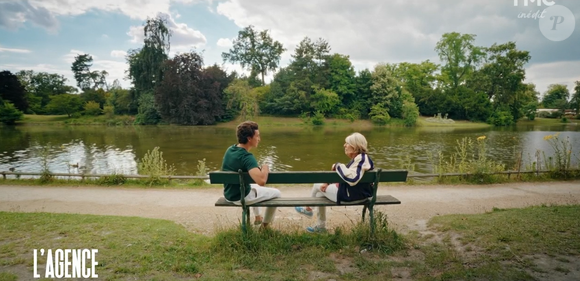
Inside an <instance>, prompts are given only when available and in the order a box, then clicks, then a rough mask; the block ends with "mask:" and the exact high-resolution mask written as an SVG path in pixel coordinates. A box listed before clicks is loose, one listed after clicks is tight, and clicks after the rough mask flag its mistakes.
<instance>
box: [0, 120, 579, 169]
mask: <svg viewBox="0 0 580 281" xmlns="http://www.w3.org/2000/svg"><path fill="white" fill-rule="evenodd" d="M355 131H359V132H360V133H362V134H363V135H365V136H366V138H367V140H368V142H369V154H370V155H371V157H372V159H373V160H374V162H375V165H376V166H377V167H381V168H383V169H400V168H403V167H404V166H403V165H404V164H405V163H406V162H410V163H412V164H415V170H416V172H418V173H432V172H433V165H432V161H430V157H429V156H430V155H436V154H437V152H438V151H442V152H443V154H444V155H450V154H451V153H453V152H454V151H455V149H456V146H457V141H458V140H461V139H462V138H464V137H468V138H472V139H473V140H474V141H475V139H476V138H477V137H480V136H486V142H487V147H488V154H489V156H490V157H491V158H492V159H495V160H498V161H501V162H502V163H504V164H506V167H508V168H514V165H515V164H516V161H517V155H519V154H520V152H521V153H522V155H523V161H524V163H523V164H522V166H523V167H522V169H524V168H525V165H526V163H529V162H530V161H533V160H531V159H532V158H535V156H534V155H535V154H536V151H537V150H542V151H544V152H545V153H546V155H548V156H549V155H552V154H553V150H552V148H551V146H550V145H549V143H548V142H547V141H546V140H544V136H546V135H549V134H554V133H556V132H561V133H560V135H559V137H560V138H561V139H563V138H566V137H569V138H570V141H571V143H572V155H573V156H572V158H573V159H572V161H573V162H575V161H578V158H577V157H578V156H579V155H580V125H577V124H574V123H572V124H557V125H521V126H515V127H508V128H484V129H460V128H447V127H444V128H442V127H435V128H427V127H416V128H380V127H379V128H377V127H375V128H366V129H360V130H357V129H356V128H350V127H340V126H336V127H333V126H324V127H308V126H277V127H267V126H262V127H260V132H261V136H262V141H261V143H260V146H259V147H258V148H257V149H254V150H252V151H251V152H252V153H254V155H255V156H256V158H257V159H258V161H259V163H268V164H270V165H271V166H270V167H271V168H272V170H274V171H301V170H328V169H330V166H331V165H332V163H335V162H348V160H349V159H347V158H346V156H345V155H344V152H343V151H344V150H343V147H342V145H343V144H344V139H345V137H346V136H347V135H349V134H350V133H352V132H355ZM234 143H236V136H235V128H234V127H224V126H204V127H185V126H183V127H182V126H126V127H106V126H57V125H21V126H13V127H8V126H4V127H0V171H8V170H9V169H11V168H14V170H15V171H19V172H41V171H42V166H43V164H42V163H43V161H46V163H47V165H48V167H49V170H50V171H51V172H53V173H81V172H84V173H91V174H111V173H118V174H138V171H137V162H138V160H139V159H141V158H142V157H143V156H144V155H145V153H146V152H147V151H148V150H152V149H153V148H154V147H156V146H158V147H160V150H161V151H162V152H163V157H164V159H165V160H166V161H167V163H168V164H170V165H174V167H175V169H176V174H177V175H195V174H196V172H197V165H198V161H199V160H203V159H205V161H206V165H207V167H208V168H209V169H210V170H217V169H219V168H220V167H221V161H222V157H223V154H224V152H225V150H226V148H227V147H228V146H230V145H232V144H234Z"/></svg>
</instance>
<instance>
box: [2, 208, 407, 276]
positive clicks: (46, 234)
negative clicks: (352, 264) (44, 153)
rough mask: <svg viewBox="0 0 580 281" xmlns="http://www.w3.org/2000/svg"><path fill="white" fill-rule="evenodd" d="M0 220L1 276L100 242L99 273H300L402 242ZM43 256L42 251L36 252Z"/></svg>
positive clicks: (359, 235) (149, 224)
mask: <svg viewBox="0 0 580 281" xmlns="http://www.w3.org/2000/svg"><path fill="white" fill-rule="evenodd" d="M0 219H1V220H2V222H3V223H2V225H0V234H2V235H0V237H1V238H0V268H1V269H0V270H2V271H4V272H3V273H1V274H2V275H0V277H2V276H6V278H11V276H13V275H14V274H17V273H15V271H16V270H15V268H18V267H21V266H24V267H26V268H27V270H26V271H25V272H24V275H25V276H20V278H23V277H30V276H29V275H28V274H31V272H32V267H33V265H32V255H33V250H34V249H65V248H69V249H83V248H86V249H98V251H99V252H98V254H97V261H98V262H99V266H98V267H97V269H96V271H97V274H99V277H100V278H101V279H104V280H125V279H128V278H131V279H138V280H142V279H148V280H180V279H181V280H190V279H193V278H200V279H203V280H227V279H233V280H247V279H252V280H255V279H257V280H272V279H284V280H303V279H306V278H307V277H308V275H309V274H310V270H315V271H317V272H326V273H328V274H336V273H337V271H338V270H337V269H336V268H335V266H334V262H333V258H334V255H332V253H336V254H340V255H341V256H344V257H348V258H349V259H350V258H354V256H356V255H357V253H358V250H359V249H360V248H361V247H367V246H370V245H375V248H376V249H377V251H376V255H377V256H384V255H387V254H388V253H392V252H395V251H398V250H400V249H402V248H403V247H404V243H403V240H402V239H401V238H400V237H398V236H396V233H395V232H393V231H391V230H388V229H380V228H379V229H378V231H377V236H376V238H375V239H369V236H368V229H369V228H368V226H366V227H365V225H362V224H361V225H359V226H356V227H354V228H353V229H351V230H349V231H346V230H345V231H340V230H336V231H335V232H334V233H332V234H324V235H309V234H306V233H304V232H302V231H297V230H296V231H290V232H283V231H276V230H270V231H250V232H249V233H248V234H247V236H246V237H243V235H242V233H241V232H240V230H239V229H237V228H235V229H226V230H223V231H221V232H220V233H218V234H217V235H216V236H214V237H207V236H202V235H197V234H193V233H189V232H187V231H186V230H185V229H184V228H183V227H182V226H179V225H176V224H174V223H172V222H169V221H164V220H156V219H144V218H135V217H132V218H126V217H113V216H93V215H71V214H49V213H4V212H0ZM361 241H363V242H364V241H366V242H367V243H366V244H365V243H361ZM378 246H381V247H382V248H381V247H378ZM43 263H44V264H45V263H46V257H39V261H38V264H39V265H42V264H43ZM359 263H360V264H361V265H362V266H369V265H368V264H369V263H370V261H369V262H362V261H361V262H359ZM28 269H30V270H28Z"/></svg>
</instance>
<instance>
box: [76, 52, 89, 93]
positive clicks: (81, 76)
mask: <svg viewBox="0 0 580 281" xmlns="http://www.w3.org/2000/svg"><path fill="white" fill-rule="evenodd" d="M91 66H93V57H92V56H91V55H89V54H82V55H77V56H75V60H74V62H73V63H72V66H71V70H72V72H73V73H74V76H75V80H77V86H78V87H79V88H80V89H81V90H84V89H88V88H90V87H91V78H90V76H91Z"/></svg>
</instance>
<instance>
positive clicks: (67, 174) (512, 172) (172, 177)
mask: <svg viewBox="0 0 580 281" xmlns="http://www.w3.org/2000/svg"><path fill="white" fill-rule="evenodd" d="M573 171H578V170H567V172H573ZM549 172H553V171H547V170H546V171H503V172H494V173H484V175H507V176H508V178H510V177H511V175H518V174H536V175H539V174H544V173H549ZM0 174H2V178H3V179H6V176H7V175H14V176H17V177H18V176H42V175H46V174H47V173H30V172H13V171H1V172H0ZM48 175H51V176H53V177H77V178H81V179H83V180H84V179H85V178H101V177H110V176H122V177H124V178H128V179H147V178H150V177H151V176H148V175H123V174H71V173H48ZM470 175H482V174H472V173H445V174H411V175H408V176H407V178H435V177H460V176H470ZM159 178H160V179H167V180H177V179H180V180H181V179H185V180H189V179H201V180H206V179H209V176H159Z"/></svg>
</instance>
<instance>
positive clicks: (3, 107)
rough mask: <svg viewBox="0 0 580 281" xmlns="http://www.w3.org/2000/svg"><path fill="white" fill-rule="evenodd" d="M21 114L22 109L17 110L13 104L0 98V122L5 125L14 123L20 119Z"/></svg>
mask: <svg viewBox="0 0 580 281" xmlns="http://www.w3.org/2000/svg"><path fill="white" fill-rule="evenodd" d="M22 116H23V114H22V111H20V110H18V109H17V108H16V107H15V106H14V104H12V103H10V102H2V101H1V100H0V122H2V123H4V124H6V125H14V123H16V121H18V120H21V119H22Z"/></svg>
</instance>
